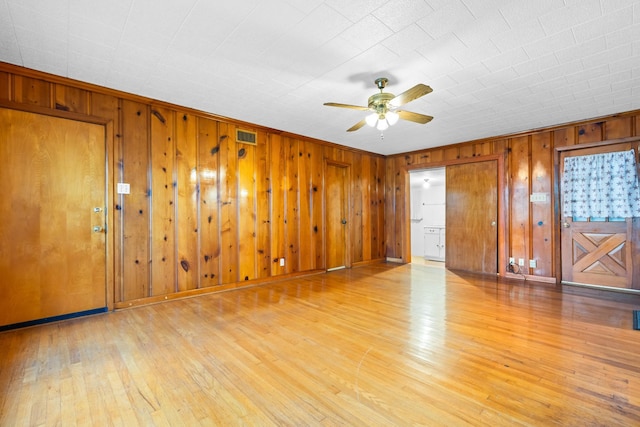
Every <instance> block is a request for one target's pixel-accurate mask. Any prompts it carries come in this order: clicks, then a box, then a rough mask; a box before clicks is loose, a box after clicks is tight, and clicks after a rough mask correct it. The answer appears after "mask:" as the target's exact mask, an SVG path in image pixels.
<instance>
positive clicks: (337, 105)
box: [324, 102, 369, 111]
mask: <svg viewBox="0 0 640 427" xmlns="http://www.w3.org/2000/svg"><path fill="white" fill-rule="evenodd" d="M324 105H326V106H328V107H340V108H351V109H352V110H360V111H368V110H369V107H361V106H359V105H349V104H338V103H336V102H325V103H324Z"/></svg>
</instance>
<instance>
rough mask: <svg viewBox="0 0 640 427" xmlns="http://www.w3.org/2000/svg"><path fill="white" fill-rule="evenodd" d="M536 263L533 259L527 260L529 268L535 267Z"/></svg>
mask: <svg viewBox="0 0 640 427" xmlns="http://www.w3.org/2000/svg"><path fill="white" fill-rule="evenodd" d="M537 265H538V263H537V262H536V260H535V259H530V260H529V268H536V267H537Z"/></svg>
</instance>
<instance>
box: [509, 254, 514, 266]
mask: <svg viewBox="0 0 640 427" xmlns="http://www.w3.org/2000/svg"><path fill="white" fill-rule="evenodd" d="M515 263H516V259H515V258H514V257H512V256H511V257H509V265H513V264H515Z"/></svg>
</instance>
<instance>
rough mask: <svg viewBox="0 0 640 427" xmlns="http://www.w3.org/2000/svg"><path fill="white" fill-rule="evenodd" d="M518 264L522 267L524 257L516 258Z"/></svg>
mask: <svg viewBox="0 0 640 427" xmlns="http://www.w3.org/2000/svg"><path fill="white" fill-rule="evenodd" d="M518 265H519V266H520V267H524V258H518Z"/></svg>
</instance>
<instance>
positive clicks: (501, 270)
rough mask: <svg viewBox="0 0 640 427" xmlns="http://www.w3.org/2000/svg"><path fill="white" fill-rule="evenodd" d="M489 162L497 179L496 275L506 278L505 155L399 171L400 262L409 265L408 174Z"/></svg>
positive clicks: (433, 163)
mask: <svg viewBox="0 0 640 427" xmlns="http://www.w3.org/2000/svg"><path fill="white" fill-rule="evenodd" d="M491 160H496V161H497V167H498V170H497V171H496V174H497V179H498V190H497V191H498V206H497V209H498V211H497V212H498V217H497V221H498V224H497V227H498V230H497V231H498V237H497V239H498V241H497V244H498V254H497V255H498V275H499V276H506V274H507V268H506V265H507V259H508V256H507V252H506V250H507V244H506V242H507V239H506V237H507V224H508V212H509V206H508V200H509V197H508V191H509V190H508V188H507V186H506V185H505V169H504V168H505V154H502V153H501V154H492V155H486V156H476V157H472V158H465V159H454V160H443V161H439V162H432V163H421V164H416V165H404V166H403V167H402V170H401V174H402V177H401V181H400V183H401V184H402V185H403V186H404V189H405V191H404V205H403V210H404V212H403V213H402V215H400V221H401V222H402V224H401V230H403V233H404V235H403V239H402V240H403V243H402V259H401V260H402V262H403V263H405V264H406V263H409V262H411V218H410V216H411V199H410V197H411V194H410V191H408V190H410V189H411V184H410V182H409V179H410V177H409V172H410V171H413V170H422V169H428V168H437V167H446V166H452V165H460V164H466V163H481V162H487V161H491Z"/></svg>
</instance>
